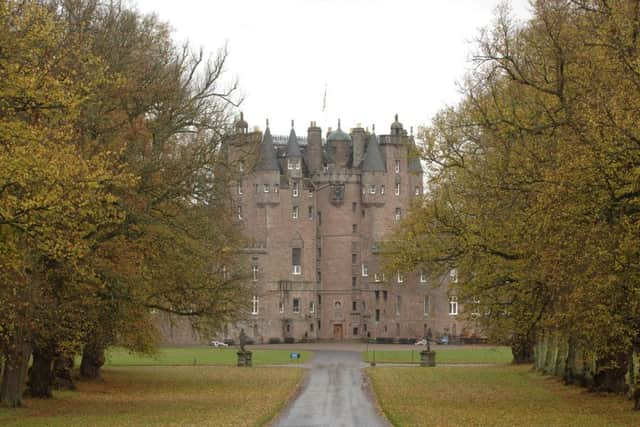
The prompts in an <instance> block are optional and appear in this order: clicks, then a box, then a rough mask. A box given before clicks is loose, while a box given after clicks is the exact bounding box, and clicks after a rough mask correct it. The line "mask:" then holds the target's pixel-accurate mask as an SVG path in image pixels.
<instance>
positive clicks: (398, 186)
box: [395, 182, 400, 196]
mask: <svg viewBox="0 0 640 427" xmlns="http://www.w3.org/2000/svg"><path fill="white" fill-rule="evenodd" d="M395 194H396V196H399V195H400V183H399V182H398V183H397V184H396V192H395Z"/></svg>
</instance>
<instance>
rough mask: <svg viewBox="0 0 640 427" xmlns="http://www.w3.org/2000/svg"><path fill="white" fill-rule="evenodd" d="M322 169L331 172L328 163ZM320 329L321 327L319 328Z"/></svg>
mask: <svg viewBox="0 0 640 427" xmlns="http://www.w3.org/2000/svg"><path fill="white" fill-rule="evenodd" d="M322 171H323V172H324V173H327V172H329V166H328V165H327V164H326V163H325V164H324V165H323V166H322ZM318 329H320V328H318Z"/></svg>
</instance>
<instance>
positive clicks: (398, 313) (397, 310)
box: [396, 295, 400, 316]
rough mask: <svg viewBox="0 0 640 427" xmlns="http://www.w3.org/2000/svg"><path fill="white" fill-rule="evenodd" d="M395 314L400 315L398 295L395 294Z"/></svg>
mask: <svg viewBox="0 0 640 427" xmlns="http://www.w3.org/2000/svg"><path fill="white" fill-rule="evenodd" d="M396 316H400V295H396Z"/></svg>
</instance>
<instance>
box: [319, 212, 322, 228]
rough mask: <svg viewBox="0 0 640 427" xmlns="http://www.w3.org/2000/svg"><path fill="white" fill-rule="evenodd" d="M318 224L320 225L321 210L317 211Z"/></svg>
mask: <svg viewBox="0 0 640 427" xmlns="http://www.w3.org/2000/svg"><path fill="white" fill-rule="evenodd" d="M318 225H322V212H320V211H318Z"/></svg>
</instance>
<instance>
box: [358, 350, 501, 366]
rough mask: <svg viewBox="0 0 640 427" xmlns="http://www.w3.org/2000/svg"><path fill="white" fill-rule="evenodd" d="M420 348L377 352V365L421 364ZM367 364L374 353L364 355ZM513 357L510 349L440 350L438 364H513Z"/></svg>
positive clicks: (437, 353) (437, 354)
mask: <svg viewBox="0 0 640 427" xmlns="http://www.w3.org/2000/svg"><path fill="white" fill-rule="evenodd" d="M423 349H424V348H423V347H420V348H417V349H416V350H398V351H395V350H394V351H376V352H375V360H376V363H412V362H413V363H419V362H420V351H422V350H423ZM363 359H364V361H365V362H370V361H372V360H373V351H371V350H369V352H368V353H366V352H365V353H363ZM512 360H513V356H512V354H511V349H510V348H509V347H473V348H460V349H438V350H437V351H436V364H438V363H498V364H505V363H511V361H512Z"/></svg>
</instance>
